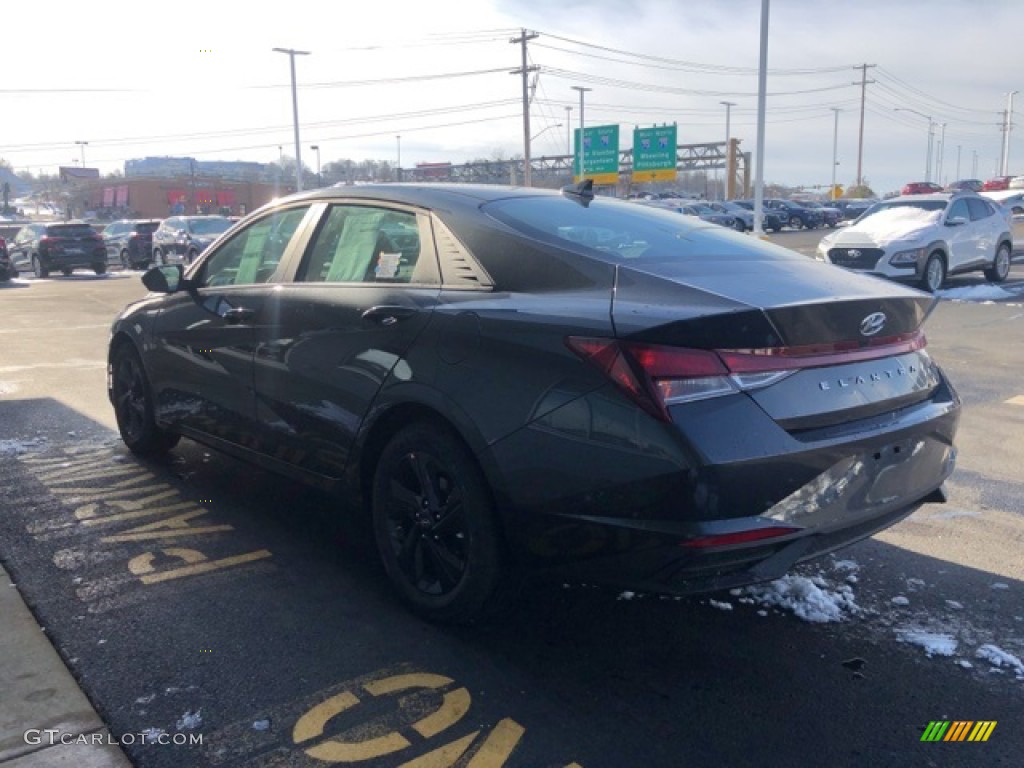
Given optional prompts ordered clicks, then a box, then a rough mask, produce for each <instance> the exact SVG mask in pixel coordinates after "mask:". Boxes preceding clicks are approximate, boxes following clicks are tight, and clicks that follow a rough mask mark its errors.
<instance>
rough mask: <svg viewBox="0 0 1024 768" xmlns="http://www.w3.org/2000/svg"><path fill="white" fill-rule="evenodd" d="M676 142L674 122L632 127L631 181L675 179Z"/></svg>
mask: <svg viewBox="0 0 1024 768" xmlns="http://www.w3.org/2000/svg"><path fill="white" fill-rule="evenodd" d="M677 144H678V141H677V137H676V126H675V124H672V125H663V126H661V127H655V128H635V129H633V181H675V179H676V145H677ZM588 165H589V163H588Z"/></svg>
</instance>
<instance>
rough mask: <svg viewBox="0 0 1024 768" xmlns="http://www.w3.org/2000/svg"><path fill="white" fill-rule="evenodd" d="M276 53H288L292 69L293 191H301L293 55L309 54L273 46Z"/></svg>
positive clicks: (300, 153)
mask: <svg viewBox="0 0 1024 768" xmlns="http://www.w3.org/2000/svg"><path fill="white" fill-rule="evenodd" d="M272 50H273V51H274V52H276V53H286V54H288V59H289V63H290V64H291V71H292V123H293V124H294V127H295V191H296V192H301V191H302V146H301V145H300V144H299V93H298V90H297V88H296V87H295V57H296V56H309V51H296V50H295V49H294V48H273V49H272Z"/></svg>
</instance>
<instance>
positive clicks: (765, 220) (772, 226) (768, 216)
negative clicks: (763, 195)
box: [732, 200, 785, 232]
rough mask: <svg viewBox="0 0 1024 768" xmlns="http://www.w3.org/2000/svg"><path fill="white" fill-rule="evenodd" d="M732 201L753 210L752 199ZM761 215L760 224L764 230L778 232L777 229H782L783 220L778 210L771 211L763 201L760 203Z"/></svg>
mask: <svg viewBox="0 0 1024 768" xmlns="http://www.w3.org/2000/svg"><path fill="white" fill-rule="evenodd" d="M732 202H733V203H734V204H735V205H738V206H740V207H741V208H746V209H747V210H748V211H750V212H753V210H754V201H753V200H733V201H732ZM761 217H762V225H761V226H762V229H763V230H764V231H765V232H778V231H779V230H781V229H782V226H783V224H784V223H785V222H783V220H782V217H781V216H780V215H779V212H778V211H773V210H772V209H771V208H768V207H767V206H766V205H764V204H763V203H762V205H761ZM751 222H753V218H751Z"/></svg>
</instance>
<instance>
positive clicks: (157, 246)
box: [0, 216, 235, 279]
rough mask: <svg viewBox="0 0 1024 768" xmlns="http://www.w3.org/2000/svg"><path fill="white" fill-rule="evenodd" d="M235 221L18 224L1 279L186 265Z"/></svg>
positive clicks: (206, 218)
mask: <svg viewBox="0 0 1024 768" xmlns="http://www.w3.org/2000/svg"><path fill="white" fill-rule="evenodd" d="M234 223H235V220H233V219H230V218H228V217H226V216H172V217H170V218H168V219H164V220H160V219H120V220H118V221H112V222H110V223H109V224H108V225H107V226H106V227H104V228H103V230H102V232H98V231H97V230H96V229H95V228H94V227H93V226H92V225H91V224H88V223H86V222H82V221H70V222H35V223H31V224H26V225H25V226H24V227H22V228H21V229H20V230H19V231H18V232H17V234H16V235H15V236H14V238H13V239H12V240H11V242H10V244H9V245H8V247H7V248H6V249H5V252H7V251H9V261H10V263H11V266H10V268H9V269H8V270H6V271H5V270H4V269H3V267H2V264H0V279H4V278H3V276H2V275H3V274H8V277H7V278H6V279H10V278H11V277H13V276H15V275H17V274H18V272H19V271H22V272H31V273H32V274H34V275H35V276H36V277H40V278H42V277H49V276H50V274H51V273H52V272H61V273H62V274H64V275H70V274H71V273H72V272H73V271H74V270H76V269H91V270H92V271H93V272H95V273H96V274H97V275H102V274H104V273H105V272H106V271H107V268H108V267H109V266H110V265H117V266H121V267H123V268H124V269H145V268H146V267H148V266H150V264H153V263H156V264H170V263H173V262H181V263H183V264H186V265H188V264H191V263H192V262H193V261H194V260H195V259H196V257H198V256H199V254H200V253H202V252H203V251H204V250H205V249H206V247H207V246H209V245H210V243H212V242H213V241H214V240H216V239H217V237H219V236H220V235H221V234H223V233H224V232H226V231H227V230H228V229H230V228H231V226H232V225H233V224H234Z"/></svg>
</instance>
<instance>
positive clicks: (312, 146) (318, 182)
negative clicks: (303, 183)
mask: <svg viewBox="0 0 1024 768" xmlns="http://www.w3.org/2000/svg"><path fill="white" fill-rule="evenodd" d="M309 148H310V149H312V150H313V151H314V152H316V186H317V188H319V187H322V186H323V185H324V183H323V181H321V179H320V145H319V144H310V145H309Z"/></svg>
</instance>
